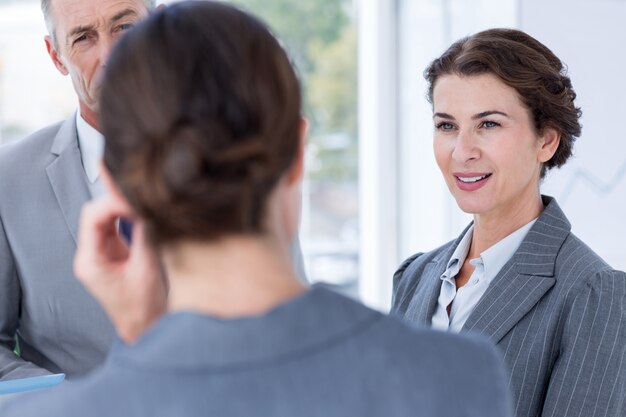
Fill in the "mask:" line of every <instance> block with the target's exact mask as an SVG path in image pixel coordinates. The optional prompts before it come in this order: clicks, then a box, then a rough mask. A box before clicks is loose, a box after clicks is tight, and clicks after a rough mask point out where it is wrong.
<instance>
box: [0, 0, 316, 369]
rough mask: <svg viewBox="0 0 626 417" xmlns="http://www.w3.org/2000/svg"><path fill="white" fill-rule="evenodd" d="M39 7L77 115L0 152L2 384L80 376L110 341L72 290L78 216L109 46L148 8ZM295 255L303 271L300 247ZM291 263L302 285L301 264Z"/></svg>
mask: <svg viewBox="0 0 626 417" xmlns="http://www.w3.org/2000/svg"><path fill="white" fill-rule="evenodd" d="M41 6H42V10H43V13H44V17H45V19H46V24H47V27H48V32H49V36H46V38H45V43H46V47H47V50H48V53H49V55H50V57H51V59H52V61H53V63H54V65H55V66H56V68H57V69H58V70H59V72H60V73H61V74H63V75H69V76H70V77H71V79H72V83H73V85H74V89H75V91H76V94H77V96H78V101H79V111H78V112H77V113H76V114H75V115H72V116H71V117H70V118H68V119H67V120H65V121H64V122H61V123H57V124H55V125H52V126H49V127H47V128H44V129H42V130H40V131H38V132H36V133H34V134H32V135H31V136H30V137H28V138H25V139H23V140H21V141H18V142H16V143H12V144H9V145H6V146H3V147H2V148H0V379H14V378H23V377H28V376H34V375H42V374H47V373H50V372H53V373H56V372H64V373H66V374H67V375H68V376H73V375H79V374H83V373H85V372H87V371H88V370H90V369H91V368H93V367H94V366H96V365H98V364H99V363H101V362H102V361H103V359H104V357H105V355H106V354H107V352H108V350H109V348H110V346H111V344H112V342H113V340H114V338H115V331H114V329H113V326H112V325H111V322H110V320H109V319H108V318H107V316H106V315H105V314H104V312H103V311H102V309H101V308H100V306H99V305H98V304H97V303H96V301H95V300H94V299H93V298H92V297H91V296H90V295H89V294H88V293H87V292H86V291H85V290H84V289H83V287H82V285H81V284H80V283H78V282H77V281H76V279H75V277H74V274H73V272H72V259H73V256H74V252H75V250H76V236H77V229H78V217H79V214H80V210H81V207H82V206H83V204H84V203H85V202H86V201H88V200H89V199H91V198H93V197H98V196H101V195H102V194H103V193H104V190H103V187H102V185H101V183H100V179H99V166H98V164H99V160H100V157H101V152H102V147H103V137H102V135H101V134H100V128H99V120H98V104H97V100H98V96H99V90H100V79H101V76H102V70H103V68H104V66H105V65H106V61H107V59H108V55H109V52H110V50H111V48H112V46H113V44H114V43H115V42H116V41H117V39H119V37H120V36H122V35H123V33H124V32H125V31H126V30H127V29H128V28H130V27H131V26H132V25H133V24H134V23H136V22H137V21H138V20H140V19H141V18H143V17H145V16H147V15H148V13H149V11H150V10H151V9H154V7H155V0H81V1H80V2H77V1H72V0H42V2H41ZM293 253H294V259H295V260H296V261H300V259H301V255H300V250H299V247H297V245H294V251H293ZM294 263H295V264H296V269H297V271H298V274H299V276H300V277H304V272H303V270H302V263H301V262H294ZM129 308H131V309H132V308H134V306H133V305H130V306H129ZM129 316H132V312H131V311H129ZM16 342H17V343H19V351H20V356H17V355H16V354H15V353H14V350H15V348H16Z"/></svg>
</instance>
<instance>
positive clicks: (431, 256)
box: [392, 240, 456, 309]
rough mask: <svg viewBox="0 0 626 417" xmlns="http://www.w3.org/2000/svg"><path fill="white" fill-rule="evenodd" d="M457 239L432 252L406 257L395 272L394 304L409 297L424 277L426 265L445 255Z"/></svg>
mask: <svg viewBox="0 0 626 417" xmlns="http://www.w3.org/2000/svg"><path fill="white" fill-rule="evenodd" d="M455 242H456V240H452V241H450V242H448V243H446V244H444V245H442V246H440V247H438V248H437V249H434V250H432V251H430V252H419V253H416V254H414V255H411V256H410V257H408V258H407V259H405V260H404V261H403V262H402V263H401V264H400V266H399V267H398V269H397V270H396V272H395V273H394V274H393V300H392V304H393V306H394V309H395V307H397V306H398V305H399V304H401V302H400V301H401V300H405V299H407V296H410V295H411V293H412V292H413V290H414V289H415V288H416V287H417V284H418V283H419V281H420V278H421V277H422V273H423V271H424V268H425V267H426V265H428V264H429V263H430V262H432V261H434V260H437V259H439V257H441V256H444V254H445V253H446V252H448V251H449V249H450V248H451V247H452V246H454V244H455Z"/></svg>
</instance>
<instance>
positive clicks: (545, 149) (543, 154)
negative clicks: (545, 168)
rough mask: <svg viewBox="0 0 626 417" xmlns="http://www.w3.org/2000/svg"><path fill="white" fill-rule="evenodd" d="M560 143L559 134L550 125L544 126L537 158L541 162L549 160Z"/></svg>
mask: <svg viewBox="0 0 626 417" xmlns="http://www.w3.org/2000/svg"><path fill="white" fill-rule="evenodd" d="M560 143H561V134H560V133H559V132H557V131H556V129H553V128H551V127H546V128H545V129H544V130H543V133H542V135H541V138H540V147H539V154H538V160H539V162H541V163H544V162H547V161H549V160H550V159H551V158H552V157H553V156H554V154H555V153H556V150H557V149H558V148H559V144H560Z"/></svg>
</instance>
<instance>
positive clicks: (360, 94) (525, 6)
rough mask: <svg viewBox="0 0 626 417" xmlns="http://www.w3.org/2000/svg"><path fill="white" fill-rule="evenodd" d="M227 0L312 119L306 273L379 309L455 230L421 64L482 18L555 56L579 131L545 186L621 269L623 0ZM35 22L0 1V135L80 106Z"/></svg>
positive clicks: (31, 3) (459, 220) (30, 4)
mask: <svg viewBox="0 0 626 417" xmlns="http://www.w3.org/2000/svg"><path fill="white" fill-rule="evenodd" d="M171 2H172V1H166V2H164V3H171ZM233 2H234V3H236V4H239V5H241V6H242V7H244V8H246V9H248V10H250V11H252V12H253V13H255V14H257V15H258V16H260V17H261V18H263V19H264V20H265V21H266V22H267V23H268V24H269V25H270V26H271V27H272V28H273V30H274V31H275V33H276V35H277V36H278V37H279V38H280V39H281V41H282V42H283V44H284V45H285V47H286V49H287V50H288V52H289V54H290V56H291V58H292V60H293V62H294V63H295V65H296V67H297V68H298V72H299V75H300V79H301V83H302V87H303V90H304V96H305V101H304V113H305V116H306V117H307V118H308V119H309V121H310V124H311V127H310V135H309V144H308V149H307V176H306V181H305V184H304V205H303V207H304V209H303V216H302V225H301V241H302V247H303V252H304V256H305V265H306V269H307V273H308V276H309V279H310V280H311V281H326V282H330V283H333V284H336V285H337V286H339V288H340V289H341V290H342V291H344V292H345V293H347V294H349V295H352V296H354V297H358V298H360V299H362V300H363V301H365V302H366V303H367V304H369V305H371V306H373V307H376V308H379V309H381V310H385V309H387V308H388V306H389V303H390V296H391V277H392V274H393V272H394V270H395V268H396V267H397V265H398V264H399V263H400V262H401V261H402V260H403V259H404V258H406V257H407V256H409V255H410V254H412V253H415V252H420V251H428V250H431V249H434V248H435V247H438V246H440V245H442V244H443V243H445V242H447V241H448V240H450V239H452V238H454V237H456V236H457V235H458V234H459V233H460V231H461V230H462V228H463V227H464V226H465V225H466V224H467V222H468V221H469V220H470V218H469V216H467V215H465V214H463V213H462V212H460V211H459V209H458V207H457V206H456V204H455V203H454V201H453V200H452V199H451V197H450V196H449V195H448V191H447V189H446V187H445V184H444V182H443V180H442V179H441V178H440V177H441V176H440V174H439V172H438V169H437V167H436V165H435V162H434V158H433V156H432V139H431V138H432V121H431V109H430V106H429V104H428V103H427V102H426V100H425V92H426V84H425V81H424V79H423V77H422V71H423V69H424V68H425V67H426V65H427V64H428V62H429V61H430V60H432V59H433V58H434V57H436V56H437V55H439V54H440V53H441V52H443V50H444V49H445V48H447V46H449V44H450V43H451V42H453V41H454V40H456V39H458V38H459V37H462V36H465V35H468V34H471V33H474V32H476V31H479V30H482V29H486V28H489V27H517V28H520V29H523V30H525V31H527V32H529V33H530V34H531V35H533V36H535V37H537V38H538V39H539V40H540V41H542V42H543V43H545V44H546V45H547V46H548V47H550V48H551V49H552V50H553V51H554V52H555V53H556V54H557V55H558V56H559V57H560V58H561V59H562V60H563V61H564V62H565V63H566V64H567V65H568V67H569V73H570V76H571V78H572V81H573V84H574V87H575V89H576V91H577V92H578V95H579V99H578V104H579V106H581V107H582V109H583V113H584V116H583V125H584V127H583V135H582V137H581V138H580V139H579V141H578V142H577V143H576V145H575V158H574V159H573V160H572V161H570V162H569V163H568V164H567V165H566V166H565V167H564V168H562V169H561V170H558V171H554V172H552V173H551V174H549V176H548V178H547V179H546V181H545V183H544V185H543V192H544V193H545V194H549V195H553V196H555V197H557V199H558V200H559V202H560V204H561V206H562V208H563V209H564V210H565V212H566V214H567V215H568V216H569V218H570V221H571V222H572V224H573V231H574V232H575V233H576V234H578V235H579V237H581V238H582V239H583V240H584V241H585V242H586V243H588V244H589V245H590V246H591V247H592V249H594V250H595V251H596V252H598V253H599V254H600V255H601V256H603V257H604V258H605V259H606V260H607V261H608V262H609V263H610V264H611V265H612V266H613V267H615V268H618V269H626V250H625V249H623V245H622V244H621V239H622V236H624V235H626V220H625V219H624V213H626V141H625V140H624V139H623V137H622V136H623V135H624V134H623V133H621V132H619V131H618V130H616V129H617V127H619V124H618V123H617V122H618V121H619V120H620V118H621V117H622V116H621V114H620V113H621V108H622V106H623V104H622V100H623V97H625V96H626V81H624V79H623V76H622V68H623V67H624V65H625V64H626V58H625V57H624V56H623V54H621V53H620V52H619V51H620V50H621V46H622V45H623V44H624V43H625V41H626V29H625V28H624V25H623V24H622V21H623V20H624V18H626V2H625V1H623V0H299V1H294V0H233ZM44 35H45V25H44V22H43V17H42V14H41V11H40V9H39V1H38V0H0V143H4V142H9V141H13V140H19V139H20V138H22V137H24V136H25V135H27V134H29V133H31V132H33V131H35V130H37V129H39V128H41V127H44V126H46V125H48V124H50V123H53V122H56V121H58V120H61V119H64V118H66V117H67V116H68V115H70V114H72V113H73V112H74V111H75V109H76V107H77V101H76V96H75V94H74V92H73V89H72V85H71V83H70V80H69V78H68V77H63V76H61V75H60V74H59V73H58V72H57V71H56V69H55V68H54V66H53V65H52V62H51V61H50V59H49V57H48V55H47V53H46V50H45V45H44V42H43V37H44ZM25 192H27V190H25ZM0 198H2V196H0Z"/></svg>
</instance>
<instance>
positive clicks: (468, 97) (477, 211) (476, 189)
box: [433, 74, 559, 220]
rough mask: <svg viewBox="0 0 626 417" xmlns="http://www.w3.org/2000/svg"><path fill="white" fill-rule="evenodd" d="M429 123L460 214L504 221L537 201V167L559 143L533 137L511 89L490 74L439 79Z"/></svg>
mask: <svg viewBox="0 0 626 417" xmlns="http://www.w3.org/2000/svg"><path fill="white" fill-rule="evenodd" d="M433 122H434V125H435V134H434V145H433V146H434V151H435V158H436V160H437V164H438V165H439V168H440V169H441V172H442V173H443V176H444V178H445V181H446V184H447V185H448V188H449V189H450V192H451V193H452V195H453V196H454V198H455V199H456V202H457V204H458V205H459V207H460V208H461V209H462V210H463V211H465V212H467V213H472V214H474V215H476V216H486V218H487V217H488V218H492V219H495V220H497V219H502V220H506V219H507V218H508V217H509V216H510V215H511V214H513V213H518V212H519V211H520V210H524V208H525V207H528V205H529V204H534V202H536V201H537V199H538V198H539V177H540V171H541V164H542V163H543V162H545V161H547V160H549V159H550V158H551V157H552V155H553V154H554V151H555V150H556V146H555V144H556V145H558V141H559V138H558V135H557V134H556V132H555V131H554V130H553V129H544V132H543V133H541V134H540V133H538V132H536V129H535V127H534V125H533V121H532V118H531V114H530V112H529V110H528V108H527V107H526V106H525V105H524V104H523V103H522V102H521V100H520V98H519V96H518V94H517V92H516V91H515V89H513V88H512V87H509V86H507V85H506V84H504V83H503V82H502V81H501V80H500V79H499V78H498V77H496V76H495V75H492V74H481V75H472V76H458V75H456V74H448V75H443V76H441V77H440V78H439V79H438V80H437V81H436V83H435V88H434V91H433ZM494 216H495V217H494Z"/></svg>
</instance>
